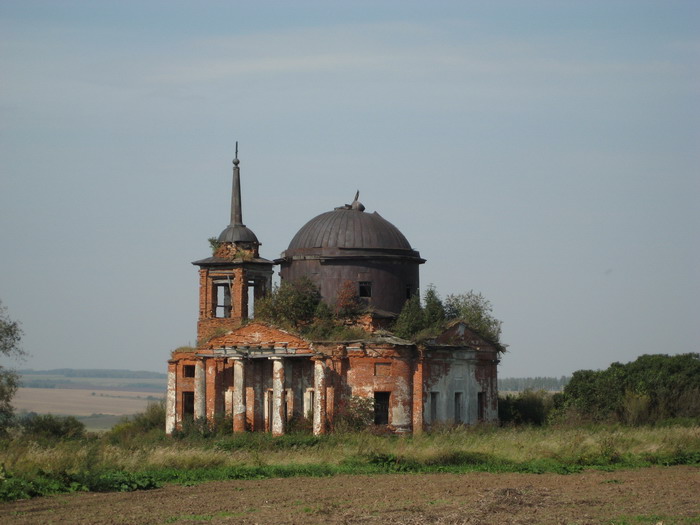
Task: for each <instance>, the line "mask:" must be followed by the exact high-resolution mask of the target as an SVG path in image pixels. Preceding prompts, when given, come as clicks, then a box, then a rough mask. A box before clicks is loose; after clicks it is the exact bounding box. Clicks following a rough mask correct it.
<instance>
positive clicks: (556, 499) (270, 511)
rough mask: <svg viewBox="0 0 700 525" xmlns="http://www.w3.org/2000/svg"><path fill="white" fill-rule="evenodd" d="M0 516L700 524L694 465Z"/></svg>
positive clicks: (8, 511)
mask: <svg viewBox="0 0 700 525" xmlns="http://www.w3.org/2000/svg"><path fill="white" fill-rule="evenodd" d="M0 523H42V524H44V523H76V524H79V523H85V524H87V523H89V524H101V523H104V524H141V523H143V524H151V523H153V524H160V523H215V524H218V523H237V524H238V523H240V524H255V523H259V524H263V523H275V524H315V523H324V524H375V523H387V524H424V523H430V524H477V523H478V524H482V523H483V524H514V523H522V524H525V523H527V524H530V523H545V524H546V523H567V524H584V523H586V524H588V523H615V524H623V523H630V524H632V523H635V524H637V523H652V524H658V523H663V524H668V523H700V469H698V468H696V467H666V468H648V469H639V470H627V471H615V472H600V471H587V472H583V473H580V474H572V475H567V476H564V475H557V474H488V473H471V474H463V475H455V474H423V475H417V474H393V475H381V476H336V477H331V478H291V479H268V480H259V481H226V482H212V483H203V484H201V485H196V486H190V487H186V486H179V485H169V486H166V487H164V488H162V489H157V490H152V491H144V492H132V493H110V494H94V493H88V494H71V495H65V496H55V497H50V498H38V499H34V500H28V501H19V502H13V503H4V504H0Z"/></svg>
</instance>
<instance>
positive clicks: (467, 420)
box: [423, 350, 492, 425]
mask: <svg viewBox="0 0 700 525" xmlns="http://www.w3.org/2000/svg"><path fill="white" fill-rule="evenodd" d="M474 354H475V352H474V351H471V350H462V351H457V352H455V353H454V357H453V359H452V363H451V366H450V367H449V371H448V372H447V373H445V374H443V375H442V376H440V377H437V378H436V377H435V376H432V377H431V386H430V388H429V389H428V390H427V392H426V396H425V401H424V403H423V414H424V419H425V421H427V422H428V423H430V424H433V423H454V422H455V394H456V393H457V392H461V393H462V411H461V416H462V423H464V424H468V425H470V424H474V423H476V422H477V421H478V415H479V408H478V395H477V394H478V393H479V392H481V391H482V387H481V385H480V384H479V383H478V381H477V380H476V365H475V361H474V357H475V355H474ZM432 392H438V403H437V417H436V419H435V420H432V414H431V402H430V398H431V393H432ZM486 395H487V399H488V396H489V393H488V392H487V393H486ZM490 412H492V411H488V410H487V414H488V415H487V414H485V416H486V419H489V416H490Z"/></svg>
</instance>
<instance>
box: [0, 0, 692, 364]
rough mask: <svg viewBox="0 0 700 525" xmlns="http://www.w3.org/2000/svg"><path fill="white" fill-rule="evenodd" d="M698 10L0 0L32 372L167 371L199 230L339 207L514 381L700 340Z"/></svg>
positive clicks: (290, 228) (8, 276) (281, 232)
mask: <svg viewBox="0 0 700 525" xmlns="http://www.w3.org/2000/svg"><path fill="white" fill-rule="evenodd" d="M699 26H700V3H699V2H695V1H687V2H674V1H663V2H661V1H657V2H644V1H640V0H630V1H614V0H606V1H600V2H596V1H580V2H572V1H566V2H565V1H560V2H555V1H532V2H524V1H511V2H498V1H488V2H486V1H484V2H467V1H462V2H405V1H401V2H398V1H396V2H388V1H387V2H381V1H379V2H321V1H317V2H304V1H301V2H284V3H283V2H207V1H204V2H171V1H169V2H165V1H163V2H147V1H133V2H128V1H120V2H116V1H114V2H95V1H92V2H88V1H71V2H69V1H46V2H35V1H31V0H21V1H8V0H5V1H3V2H2V3H0V71H1V72H2V73H0V224H1V225H2V228H0V246H1V247H2V252H1V253H2V255H1V256H0V299H1V300H2V301H3V303H4V304H5V306H7V307H8V309H9V313H10V315H11V316H12V317H13V318H16V319H19V320H21V321H22V323H23V326H24V329H25V332H26V336H25V339H24V346H25V349H26V350H27V351H29V352H30V354H31V357H30V358H29V359H28V361H27V362H26V363H24V364H23V365H22V366H27V367H33V368H38V369H45V368H56V367H73V368H80V367H84V368H87V367H90V368H93V367H95V368H96V367H105V368H132V369H146V370H161V371H164V370H165V363H166V360H167V358H168V355H169V351H170V350H171V349H173V348H175V347H177V346H179V345H183V344H188V343H193V342H194V340H195V327H196V316H197V284H198V281H197V274H196V268H195V267H193V266H192V265H191V264H190V262H191V261H194V260H196V259H200V258H202V257H205V256H207V254H208V253H209V247H208V243H207V238H208V237H211V236H214V235H218V233H219V232H220V231H221V230H222V229H223V228H224V227H225V226H226V225H227V223H228V217H229V209H228V206H229V199H230V194H229V191H230V177H231V159H232V157H233V144H234V142H235V141H236V140H238V141H240V143H241V145H240V158H241V169H242V177H243V182H242V186H243V213H244V222H245V223H246V224H247V225H248V226H249V227H250V228H251V229H253V231H255V232H256V234H257V235H258V238H259V239H260V240H261V241H262V243H263V246H262V248H261V251H262V255H263V256H265V257H267V258H269V259H273V258H275V257H278V256H279V254H280V252H282V251H283V250H284V249H286V247H287V244H288V243H289V241H290V240H291V238H292V237H293V235H294V233H295V232H296V231H297V230H298V229H299V228H300V227H301V226H302V225H303V224H304V223H305V222H306V221H307V220H309V219H310V218H312V217H313V216H315V215H317V214H319V213H321V212H324V211H328V210H331V209H332V208H333V207H335V206H339V205H342V204H344V203H346V202H350V200H351V199H352V197H353V195H354V193H355V190H356V189H359V190H360V192H361V200H362V202H363V203H364V204H365V206H366V207H367V209H368V211H374V210H377V211H379V212H380V213H381V214H382V215H383V216H384V217H385V218H386V219H387V220H389V221H391V222H392V223H394V224H395V225H396V226H398V227H399V228H400V229H401V230H402V231H403V232H404V234H405V235H406V237H407V238H408V239H409V241H410V242H411V244H412V245H413V247H414V248H415V249H417V250H419V251H420V253H421V255H422V256H423V257H425V258H426V259H428V262H427V263H426V264H425V265H424V266H423V267H422V273H421V281H422V285H423V287H425V286H426V285H428V284H429V283H434V284H435V286H436V287H437V289H438V290H439V292H440V293H441V294H442V295H443V296H444V295H446V294H447V293H450V292H462V291H467V290H470V289H475V290H478V291H481V292H482V293H483V294H484V295H485V296H486V297H488V298H489V299H490V300H491V301H492V302H493V305H494V311H495V314H496V316H497V317H499V318H500V319H502V320H503V323H504V324H503V340H504V342H506V343H507V344H509V345H510V352H509V353H507V354H506V355H505V356H504V358H503V361H502V364H501V366H500V374H501V375H502V376H504V377H506V376H524V375H563V374H570V373H571V372H573V371H574V370H577V369H581V368H604V367H607V366H608V365H609V364H610V363H611V362H613V361H623V362H626V361H630V360H633V359H635V358H636V357H637V356H638V355H641V354H644V353H658V352H663V353H679V352H689V351H699V348H698V341H700V328H699V325H700V323H699V322H698V319H699V318H700V270H699V268H700V243H698V231H700V211H699V207H698V200H699V197H700V182H699V180H700V177H699V172H700V170H699V167H700V153H699V150H700V148H699V146H700V140H699V139H700V118H699V117H700V110H699V108H700V104H699V103H700V97H699V96H698V95H699V92H700V83H699V81H700V65H699V64H700V61H699V58H700V31H699V28H700V27H699Z"/></svg>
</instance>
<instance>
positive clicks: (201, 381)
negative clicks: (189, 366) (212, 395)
mask: <svg viewBox="0 0 700 525" xmlns="http://www.w3.org/2000/svg"><path fill="white" fill-rule="evenodd" d="M206 379H207V377H206V371H205V368H204V358H202V359H200V360H198V361H197V362H196V363H195V366H194V419H195V421H196V420H198V419H201V418H203V417H206V410H207V392H206V386H205V385H206Z"/></svg>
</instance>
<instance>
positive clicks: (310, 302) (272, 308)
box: [255, 277, 369, 341]
mask: <svg viewBox="0 0 700 525" xmlns="http://www.w3.org/2000/svg"><path fill="white" fill-rule="evenodd" d="M363 312H364V308H363V307H362V305H361V304H360V301H359V297H357V295H356V294H354V295H353V293H352V291H350V289H349V288H347V287H345V286H343V287H341V290H340V293H339V294H338V299H337V300H336V303H335V304H334V305H333V306H329V305H327V304H326V303H325V302H323V301H322V300H321V292H320V290H319V289H318V287H317V286H316V285H315V284H314V283H313V282H312V281H311V280H310V279H309V278H308V277H302V278H301V279H297V280H295V281H284V282H283V283H282V284H281V286H279V287H276V288H275V289H274V290H273V291H272V292H271V293H270V294H268V295H267V296H265V297H263V298H261V299H258V300H257V301H256V302H255V319H256V320H257V321H265V322H268V323H270V324H273V325H275V326H278V327H280V328H283V329H286V330H290V331H293V332H296V333H298V334H299V335H301V336H302V337H304V338H306V339H310V340H313V341H343V340H357V339H367V338H368V336H369V334H367V332H365V330H363V329H362V328H361V327H359V326H356V325H354V323H353V321H354V320H356V319H357V317H358V316H359V315H360V314H362V313H363Z"/></svg>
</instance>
